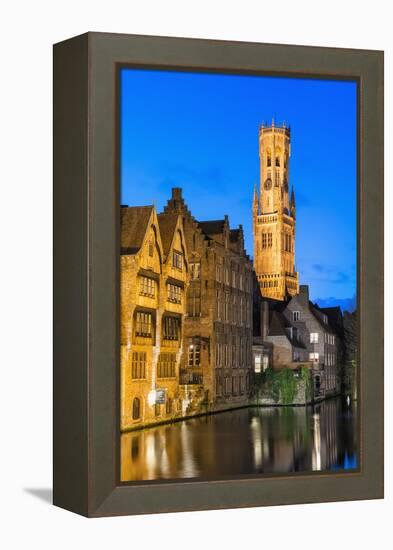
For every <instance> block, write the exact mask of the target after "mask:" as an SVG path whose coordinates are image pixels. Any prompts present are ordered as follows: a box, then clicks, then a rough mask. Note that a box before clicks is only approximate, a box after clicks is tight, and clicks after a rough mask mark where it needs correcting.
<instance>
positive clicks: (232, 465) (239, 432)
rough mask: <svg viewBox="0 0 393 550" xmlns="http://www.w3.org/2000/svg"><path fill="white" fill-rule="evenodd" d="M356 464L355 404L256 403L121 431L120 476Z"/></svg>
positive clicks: (205, 475)
mask: <svg viewBox="0 0 393 550" xmlns="http://www.w3.org/2000/svg"><path fill="white" fill-rule="evenodd" d="M357 467H358V442H357V410H356V403H349V404H348V403H347V402H346V401H345V400H344V399H342V398H335V399H329V400H326V401H323V402H321V403H320V404H317V405H315V406H309V407H266V408H265V407H258V408H257V407H252V408H245V409H237V410H233V411H227V412H222V413H218V414H214V415H209V416H202V417H198V418H193V419H190V420H183V421H181V422H176V423H173V424H167V425H162V426H157V427H155V428H149V429H145V430H140V431H134V432H129V433H126V434H123V435H122V436H121V480H122V481H137V480H139V481H141V480H157V479H179V478H208V479H212V478H213V479H214V478H223V477H224V478H225V477H231V476H233V477H235V476H239V475H245V474H246V475H251V474H269V473H281V474H286V473H290V472H313V471H331V470H350V469H356V468H357Z"/></svg>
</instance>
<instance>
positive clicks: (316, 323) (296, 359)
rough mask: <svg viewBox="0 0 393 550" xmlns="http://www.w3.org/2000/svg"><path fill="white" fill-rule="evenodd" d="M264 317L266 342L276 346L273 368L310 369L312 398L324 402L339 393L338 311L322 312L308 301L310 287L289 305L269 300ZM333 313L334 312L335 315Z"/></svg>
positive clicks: (288, 302)
mask: <svg viewBox="0 0 393 550" xmlns="http://www.w3.org/2000/svg"><path fill="white" fill-rule="evenodd" d="M266 303H267V306H268V307H267V309H268V312H269V313H268V315H267V316H265V317H264V322H265V324H266V326H267V328H266V341H267V342H270V343H272V344H273V363H272V366H273V367H274V368H281V367H290V368H296V367H297V365H299V364H302V365H308V366H309V368H310V370H311V374H312V380H313V397H314V398H316V399H317V398H323V397H326V396H329V395H334V394H336V393H339V391H340V366H341V365H340V362H341V355H342V343H341V338H340V331H339V330H338V326H339V323H340V318H341V311H340V309H339V308H327V310H326V311H325V309H324V308H319V307H318V306H317V305H315V304H313V303H312V302H311V301H310V299H309V291H308V286H307V285H301V286H300V292H299V294H298V295H296V296H293V297H292V298H290V299H288V300H287V301H286V302H278V301H273V300H270V301H268V302H266ZM333 310H334V311H333Z"/></svg>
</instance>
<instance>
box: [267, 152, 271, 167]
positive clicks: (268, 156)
mask: <svg viewBox="0 0 393 550" xmlns="http://www.w3.org/2000/svg"><path fill="white" fill-rule="evenodd" d="M266 164H267V166H271V165H272V155H271V154H270V153H268V154H267V157H266Z"/></svg>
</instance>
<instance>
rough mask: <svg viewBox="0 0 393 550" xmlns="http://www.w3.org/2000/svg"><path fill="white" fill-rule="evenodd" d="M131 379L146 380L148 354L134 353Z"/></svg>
mask: <svg viewBox="0 0 393 550" xmlns="http://www.w3.org/2000/svg"><path fill="white" fill-rule="evenodd" d="M131 378H132V379H133V380H138V379H140V378H146V352H144V351H134V352H133V353H132V360H131Z"/></svg>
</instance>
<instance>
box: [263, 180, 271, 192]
mask: <svg viewBox="0 0 393 550" xmlns="http://www.w3.org/2000/svg"><path fill="white" fill-rule="evenodd" d="M264 188H265V191H269V189H271V188H272V180H271V179H270V178H268V179H267V180H266V181H265V183H264Z"/></svg>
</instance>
